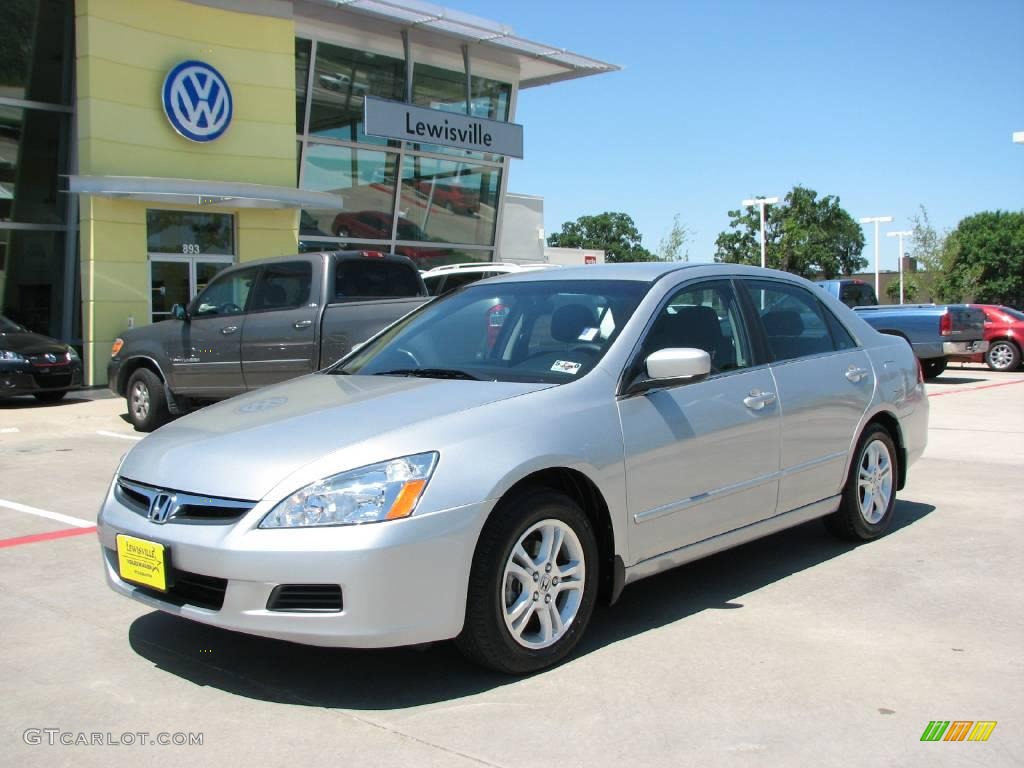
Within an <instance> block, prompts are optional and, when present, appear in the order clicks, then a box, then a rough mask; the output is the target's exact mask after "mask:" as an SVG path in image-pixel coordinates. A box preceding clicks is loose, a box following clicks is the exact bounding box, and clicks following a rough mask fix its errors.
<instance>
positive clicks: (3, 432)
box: [0, 427, 21, 435]
mask: <svg viewBox="0 0 1024 768" xmlns="http://www.w3.org/2000/svg"><path fill="white" fill-rule="evenodd" d="M12 432H21V430H20V429H18V428H17V427H3V428H2V429H0V435H9V434H11V433H12Z"/></svg>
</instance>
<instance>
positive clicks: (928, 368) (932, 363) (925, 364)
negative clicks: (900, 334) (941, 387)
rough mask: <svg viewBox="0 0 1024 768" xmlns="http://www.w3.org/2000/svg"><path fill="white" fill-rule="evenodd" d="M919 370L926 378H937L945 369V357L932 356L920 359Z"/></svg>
mask: <svg viewBox="0 0 1024 768" xmlns="http://www.w3.org/2000/svg"><path fill="white" fill-rule="evenodd" d="M921 370H922V371H923V372H924V377H925V378H926V379H937V378H938V377H939V376H941V375H942V372H943V371H945V370H946V358H944V357H933V358H929V359H928V360H922V361H921Z"/></svg>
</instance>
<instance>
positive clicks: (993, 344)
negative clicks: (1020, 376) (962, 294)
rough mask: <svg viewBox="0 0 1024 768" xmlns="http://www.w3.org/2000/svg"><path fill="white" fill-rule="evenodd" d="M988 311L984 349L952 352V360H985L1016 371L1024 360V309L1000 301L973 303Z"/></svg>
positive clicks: (979, 361)
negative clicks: (968, 352)
mask: <svg viewBox="0 0 1024 768" xmlns="http://www.w3.org/2000/svg"><path fill="white" fill-rule="evenodd" d="M971 306H974V307H977V308H978V309H980V310H981V311H982V312H984V313H985V341H987V342H988V349H987V350H986V351H985V352H984V353H980V352H978V353H975V354H969V355H951V356H950V358H949V359H950V360H957V361H962V362H965V363H981V362H984V363H985V364H986V365H987V366H988V367H989V368H991V369H992V370H993V371H1015V370H1017V369H1018V368H1020V364H1021V346H1022V345H1024V312H1021V311H1019V310H1016V309H1013V308H1012V307H1004V306H1001V305H998V304H972V305H971Z"/></svg>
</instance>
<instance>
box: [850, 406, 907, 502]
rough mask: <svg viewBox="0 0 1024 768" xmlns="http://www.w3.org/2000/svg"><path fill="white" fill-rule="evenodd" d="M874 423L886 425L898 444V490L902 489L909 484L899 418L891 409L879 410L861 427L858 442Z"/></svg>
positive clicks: (905, 451)
mask: <svg viewBox="0 0 1024 768" xmlns="http://www.w3.org/2000/svg"><path fill="white" fill-rule="evenodd" d="M873 424H879V425H881V426H882V427H884V428H885V431H886V432H888V433H889V436H890V437H891V438H892V441H893V443H895V445H896V453H897V454H898V455H897V457H896V458H897V463H896V469H897V478H896V490H897V491H902V490H903V486H905V485H906V484H907V448H906V445H905V443H904V440H903V430H902V429H901V428H900V422H899V419H897V418H896V416H895V414H893V413H892V412H890V411H879V412H878V413H876V414H874V415H873V416H872V417H871V418H869V419H868V420H867V421H866V422H865V423H864V427H863V429H861V431H860V435H858V436H857V442H858V443H859V442H860V439H861V437H862V436H863V435H864V433H865V432H866V431H867V430H868V429H869V428H870V427H871V425H873Z"/></svg>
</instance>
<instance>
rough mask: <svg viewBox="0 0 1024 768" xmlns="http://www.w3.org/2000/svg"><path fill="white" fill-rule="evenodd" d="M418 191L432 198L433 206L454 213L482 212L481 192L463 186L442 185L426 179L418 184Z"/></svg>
mask: <svg viewBox="0 0 1024 768" xmlns="http://www.w3.org/2000/svg"><path fill="white" fill-rule="evenodd" d="M416 191H417V192H419V193H420V194H421V195H423V196H424V197H427V198H430V199H431V200H432V202H433V205H436V206H438V207H440V208H445V209H447V210H449V211H451V212H452V213H465V214H476V213H479V212H480V190H479V189H471V188H469V187H464V186H462V185H461V184H455V183H441V182H437V181H433V180H431V179H426V180H423V181H418V182H416Z"/></svg>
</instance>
